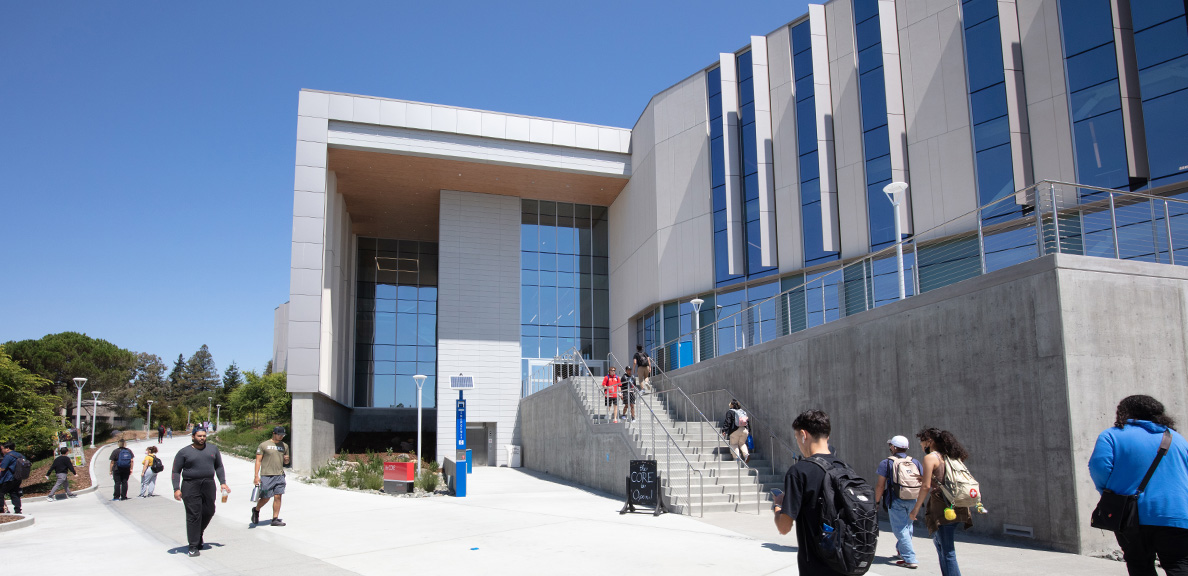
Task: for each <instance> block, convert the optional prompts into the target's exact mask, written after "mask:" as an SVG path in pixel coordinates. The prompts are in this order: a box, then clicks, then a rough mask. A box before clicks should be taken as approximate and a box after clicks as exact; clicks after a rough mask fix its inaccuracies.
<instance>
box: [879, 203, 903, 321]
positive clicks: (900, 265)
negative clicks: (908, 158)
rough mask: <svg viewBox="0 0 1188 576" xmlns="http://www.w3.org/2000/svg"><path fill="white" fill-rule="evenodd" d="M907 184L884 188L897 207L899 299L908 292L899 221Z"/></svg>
mask: <svg viewBox="0 0 1188 576" xmlns="http://www.w3.org/2000/svg"><path fill="white" fill-rule="evenodd" d="M907 187H908V185H907V183H905V182H892V183H890V184H888V185H886V186H883V193H884V194H886V195H887V199H888V200H890V201H891V205H892V206H894V207H895V266H896V268H897V269H898V270H899V299H900V300H903V299H904V298H907V292H906V290H904V284H903V232H902V231H901V229H902V226H903V225H902V224H901V223H900V221H899V207H900V205H901V204H902V203H903V198H902V195H903V193H904V192H906V191H907Z"/></svg>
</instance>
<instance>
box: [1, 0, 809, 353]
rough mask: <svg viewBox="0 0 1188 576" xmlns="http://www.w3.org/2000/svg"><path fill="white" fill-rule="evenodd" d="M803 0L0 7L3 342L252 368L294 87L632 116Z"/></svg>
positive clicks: (269, 301) (264, 323)
mask: <svg viewBox="0 0 1188 576" xmlns="http://www.w3.org/2000/svg"><path fill="white" fill-rule="evenodd" d="M805 6H806V3H805V2H796V1H793V2H788V1H784V2H778V1H762V2H759V1H756V2H738V3H724V2H709V1H688V0H686V1H672V2H651V3H649V2H638V1H637V2H624V1H602V2H592V3H568V2H555V1H554V2H510V3H509V2H396V1H391V2H365V1H338V2H322V3H315V2H201V3H174V2H74V3H65V2H63V3H57V2H54V3H47V2H7V3H5V5H4V8H3V15H2V16H0V110H2V112H0V214H3V218H0V245H2V246H3V250H2V252H0V254H2V255H3V260H2V264H0V266H3V268H2V270H3V273H2V274H0V342H4V341H8V340H20V339H25V338H40V337H41V336H44V335H45V334H50V333H55V332H61V331H66V330H73V331H79V332H85V333H87V334H89V335H91V336H94V337H98V338H104V339H106V340H109V341H111V342H113V343H115V344H117V345H119V346H122V347H125V348H129V349H132V350H135V351H141V352H150V353H153V354H157V355H159V356H161V357H162V358H163V359H165V360H166V361H167V362H168V361H171V360H173V359H175V358H177V355H178V354H179V353H180V354H185V355H186V356H187V357H188V356H190V355H191V354H192V353H193V352H194V351H195V350H197V349H198V347H199V346H201V345H202V344H208V345H209V346H210V349H211V352H212V354H213V355H214V358H215V362H216V363H217V364H218V366H219V369H220V370H222V369H223V368H225V367H226V366H227V365H228V364H229V363H230V362H231V361H232V360H234V361H236V362H237V363H238V364H239V365H240V367H241V368H244V369H262V368H263V367H264V364H265V363H266V362H267V361H268V359H269V358H270V357H271V354H272V327H273V309H274V308H275V307H276V306H277V305H279V304H280V303H282V302H284V301H286V300H287V299H288V293H289V240H290V234H291V218H292V202H293V200H292V194H293V193H292V189H293V188H292V186H293V159H294V149H295V138H294V135H295V132H296V116H297V112H296V111H297V92H298V90H299V89H301V88H314V89H319V90H329V91H336V92H349V93H355V94H366V95H373V96H382V97H389V98H400V99H406V100H417V101H424V102H434V103H440V104H449V105H455V106H464V107H469V108H479V109H485V110H496V111H500V112H510V113H517V114H528V115H533V116H540V117H546V118H559V119H564V120H574V121H580V122H590V123H595V124H604V125H610V126H621V127H631V126H633V125H634V124H635V121H636V119H637V118H638V116H639V114H640V112H641V111H642V110H643V108H644V106H646V105H647V103H648V100H649V99H650V98H651V97H652V95H654V94H655V93H657V92H659V91H661V90H663V89H665V88H667V87H668V86H671V85H672V84H675V83H676V82H678V81H680V80H681V79H683V78H685V77H687V76H689V75H691V74H693V73H695V72H697V71H698V70H700V69H701V68H703V67H705V66H707V65H709V64H711V63H712V62H714V61H716V60H717V57H718V53H719V52H732V51H734V50H737V49H738V48H741V47H742V46H744V45H746V44H748V43H749V42H750V36H751V35H752V34H755V35H760V34H766V33H768V32H770V31H772V30H774V29H775V28H777V27H779V26H781V25H783V24H785V23H787V22H789V21H791V20H792V19H794V18H797V17H799V16H801V15H803V14H804V13H805V12H806V11H807V8H806V7H805Z"/></svg>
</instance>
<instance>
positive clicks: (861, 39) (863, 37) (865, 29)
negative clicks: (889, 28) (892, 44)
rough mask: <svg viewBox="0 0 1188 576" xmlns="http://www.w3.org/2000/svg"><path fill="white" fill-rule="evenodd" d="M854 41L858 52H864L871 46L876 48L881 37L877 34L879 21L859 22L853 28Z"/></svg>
mask: <svg viewBox="0 0 1188 576" xmlns="http://www.w3.org/2000/svg"><path fill="white" fill-rule="evenodd" d="M855 20H856V21H857V20H858V19H857V18H855ZM854 40H855V42H856V43H857V46H858V50H866V49H867V48H870V47H871V46H877V45H878V44H879V42H880V41H881V40H882V36H881V35H880V34H879V19H878V18H868V19H866V20H863V21H859V22H858V24H857V25H856V26H854Z"/></svg>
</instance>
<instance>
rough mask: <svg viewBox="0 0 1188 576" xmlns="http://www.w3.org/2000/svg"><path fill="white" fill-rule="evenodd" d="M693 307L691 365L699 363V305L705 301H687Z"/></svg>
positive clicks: (697, 299)
mask: <svg viewBox="0 0 1188 576" xmlns="http://www.w3.org/2000/svg"><path fill="white" fill-rule="evenodd" d="M689 303H690V304H692V305H693V363H694V364H696V363H698V362H701V305H702V304H704V303H705V300H702V299H701V298H694V299H692V300H690V301H689Z"/></svg>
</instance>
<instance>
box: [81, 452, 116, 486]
mask: <svg viewBox="0 0 1188 576" xmlns="http://www.w3.org/2000/svg"><path fill="white" fill-rule="evenodd" d="M112 446H113V444H104V445H102V446H100V447H99V449H98V450H96V451H95V453H94V454H93V455H92V456H91V464H90V466H89V468H90V474H91V485H90V486H87V487H86V488H83V489H82V490H75V491H74V493H75V494H80V495H81V494H90V493H91V492H94V491H96V490H98V489H99V477H98V476H96V475H95V463H96V462H98V461H99V460H100V458H99V455H100V454H102V453H103V451H104V450H107V449H109V448H111V447H112Z"/></svg>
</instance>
